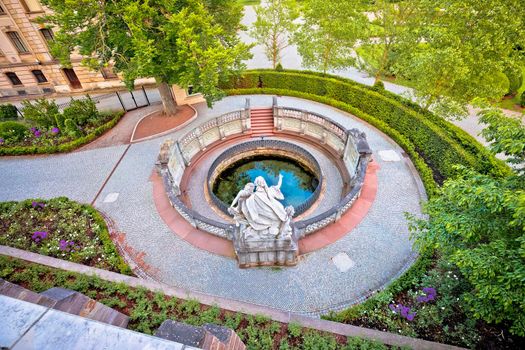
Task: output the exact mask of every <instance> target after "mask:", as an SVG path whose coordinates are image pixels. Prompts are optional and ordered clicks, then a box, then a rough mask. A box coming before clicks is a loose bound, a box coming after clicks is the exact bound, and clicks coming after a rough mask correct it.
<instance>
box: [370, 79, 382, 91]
mask: <svg viewBox="0 0 525 350" xmlns="http://www.w3.org/2000/svg"><path fill="white" fill-rule="evenodd" d="M372 89H374V90H375V91H383V90H384V89H385V83H383V82H382V81H381V80H378V81H375V82H374V85H372Z"/></svg>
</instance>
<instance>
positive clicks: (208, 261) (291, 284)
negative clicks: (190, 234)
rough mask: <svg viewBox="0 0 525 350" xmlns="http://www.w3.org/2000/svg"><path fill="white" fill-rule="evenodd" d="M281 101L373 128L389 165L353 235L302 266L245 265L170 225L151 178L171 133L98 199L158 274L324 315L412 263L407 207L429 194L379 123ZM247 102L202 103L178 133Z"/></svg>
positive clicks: (135, 158)
mask: <svg viewBox="0 0 525 350" xmlns="http://www.w3.org/2000/svg"><path fill="white" fill-rule="evenodd" d="M251 100H252V106H269V105H271V97H270V96H252V97H251ZM279 104H280V105H282V106H297V107H299V106H300V107H302V108H303V109H308V110H311V111H315V112H318V113H322V114H324V115H326V116H328V117H330V118H333V119H334V120H337V121H338V122H340V123H342V124H344V125H345V126H346V127H349V128H351V127H358V128H359V129H361V130H363V131H365V132H366V133H367V135H368V141H369V142H370V145H371V147H372V149H373V150H374V157H375V159H376V161H377V162H378V163H379V165H380V167H381V169H380V170H379V171H378V182H379V184H378V186H379V189H378V194H377V198H376V200H375V202H374V204H373V206H372V208H371V210H370V211H369V213H368V215H367V216H366V217H365V218H364V219H363V221H362V222H361V223H360V224H359V225H358V226H357V228H356V229H354V230H353V231H352V232H351V233H350V234H348V235H346V236H345V237H344V238H342V239H341V240H339V241H337V242H336V243H334V244H332V245H330V246H328V247H326V248H323V249H321V250H319V251H316V252H313V253H310V254H307V255H306V256H303V258H302V260H301V261H300V263H299V264H298V265H297V266H296V267H292V268H283V269H271V268H257V269H246V270H241V269H239V268H237V264H236V262H235V261H234V260H232V259H228V258H224V257H220V256H217V255H213V254H210V253H207V252H204V251H202V250H199V249H197V248H195V247H193V246H191V245H190V244H188V243H187V242H185V241H183V240H181V239H180V238H178V237H177V236H176V235H175V234H174V233H172V232H170V230H169V229H168V228H167V226H166V225H165V224H164V222H163V221H162V220H161V219H160V217H159V215H158V214H157V212H156V209H155V204H154V202H153V198H152V189H151V184H150V183H149V182H148V179H149V177H150V175H151V173H152V171H153V167H154V163H155V159H156V155H157V153H158V150H159V146H160V144H161V143H162V141H163V139H164V138H160V139H155V140H151V141H147V142H142V143H138V144H133V145H131V147H130V149H129V150H128V152H127V154H126V156H125V157H124V158H123V160H122V162H121V163H120V165H119V166H118V168H117V169H116V171H115V173H114V174H113V176H112V177H111V178H110V179H109V181H108V183H107V185H106V186H105V188H104V190H103V191H102V193H101V195H100V197H99V199H98V200H97V202H96V203H95V204H96V206H97V207H98V208H100V209H101V210H103V211H104V212H106V213H108V214H109V215H110V216H111V217H112V218H113V219H114V220H115V221H116V223H117V225H118V227H119V229H120V230H121V231H122V232H125V233H126V239H127V244H128V245H129V246H131V247H133V249H134V250H135V251H137V252H143V253H144V254H145V255H144V262H145V263H146V264H147V265H148V267H149V268H150V269H149V270H150V271H153V277H154V278H155V279H157V280H160V281H162V282H165V283H167V284H169V285H173V286H178V287H182V288H185V289H188V290H193V291H199V292H205V293H209V294H213V295H218V296H224V297H228V298H233V299H238V300H241V301H247V302H251V303H255V304H260V305H267V306H273V307H276V308H280V309H283V310H287V311H293V312H298V313H304V314H316V313H318V312H323V311H327V310H328V309H334V308H338V307H343V306H345V305H348V304H349V303H353V302H355V301H357V300H358V299H359V298H361V297H362V296H363V295H366V294H367V293H369V292H370V291H373V290H376V289H378V288H380V287H382V286H383V285H384V284H385V283H387V282H388V281H390V280H391V279H392V278H393V277H395V276H397V275H398V274H399V273H400V272H402V271H403V270H404V269H405V268H406V267H407V266H408V265H409V264H410V263H411V261H412V259H413V256H414V254H413V252H412V250H411V243H410V241H409V239H408V229H407V224H406V221H405V218H404V212H411V213H415V214H419V213H420V200H421V198H422V196H424V194H422V193H420V192H419V190H418V186H417V184H416V182H417V181H418V179H417V178H416V177H414V174H413V173H412V172H411V170H410V169H409V167H408V165H407V160H406V159H405V158H404V157H403V156H402V151H401V149H399V147H397V146H396V145H395V144H393V142H391V141H389V140H388V139H387V138H386V137H385V136H383V135H382V134H381V133H380V132H378V131H377V130H375V129H374V128H372V127H370V126H368V125H366V124H364V123H363V122H361V121H359V120H356V119H353V118H351V117H350V116H348V115H347V114H346V113H343V112H341V111H338V110H335V109H333V108H330V107H328V106H324V105H321V104H317V103H313V102H309V101H305V100H301V99H296V98H286V97H284V98H279ZM243 105H244V97H242V96H237V97H228V98H226V99H224V100H223V101H221V102H218V103H217V104H216V105H215V107H214V109H213V110H210V111H209V112H208V113H204V110H203V108H200V109H199V113H200V114H199V118H198V119H197V120H196V121H194V122H193V123H192V125H190V126H188V127H186V128H185V129H184V130H181V131H179V132H177V133H174V134H173V135H170V136H174V137H178V136H180V135H181V134H183V133H184V132H186V130H189V129H190V128H191V127H192V126H195V125H196V124H200V123H202V122H203V121H204V120H207V119H210V118H213V117H216V116H218V115H220V114H222V113H224V112H227V111H231V110H236V109H238V108H240V107H241V106H243ZM381 150H395V152H396V153H397V154H398V155H399V156H400V158H401V161H399V162H385V161H382V159H381V157H380V156H379V155H378V152H379V151H381ZM111 193H118V194H119V197H118V200H117V201H115V202H108V203H105V202H104V199H105V198H106V196H108V195H109V194H111ZM339 253H346V254H348V256H349V257H350V259H351V265H352V267H351V268H350V269H349V270H347V271H346V272H341V271H340V270H339V269H338V268H337V266H336V265H335V264H334V263H333V262H332V260H331V259H332V258H333V257H334V256H335V255H337V254H339Z"/></svg>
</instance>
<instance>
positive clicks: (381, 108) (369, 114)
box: [225, 70, 509, 182]
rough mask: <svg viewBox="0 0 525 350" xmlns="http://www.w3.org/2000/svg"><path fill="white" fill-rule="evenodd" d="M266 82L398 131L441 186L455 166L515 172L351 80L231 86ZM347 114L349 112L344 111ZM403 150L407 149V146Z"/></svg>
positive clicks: (456, 134)
mask: <svg viewBox="0 0 525 350" xmlns="http://www.w3.org/2000/svg"><path fill="white" fill-rule="evenodd" d="M260 82H262V88H263V89H281V90H286V91H290V92H300V93H304V94H305V95H304V97H305V98H309V99H312V98H313V99H316V97H315V96H319V97H322V98H324V99H326V98H328V99H332V100H335V101H337V102H340V103H343V104H345V105H347V107H348V106H350V107H353V108H354V109H356V110H357V111H356V112H355V113H357V114H356V116H357V117H359V118H361V119H364V120H365V121H368V122H370V123H372V124H373V125H375V126H376V127H378V128H380V129H381V130H383V131H385V130H384V129H383V127H382V126H381V125H380V124H383V125H385V126H387V127H388V128H392V129H394V130H396V131H397V132H399V133H400V134H401V135H403V136H404V137H405V138H406V139H407V140H408V141H409V142H410V143H412V145H413V147H414V148H415V150H416V151H417V152H418V153H419V154H420V155H421V157H423V159H424V160H425V161H426V162H427V164H429V165H430V167H431V168H432V171H433V174H434V178H435V179H436V180H437V181H438V182H442V181H443V179H445V178H447V177H449V176H452V175H453V174H454V173H455V171H454V165H455V164H463V165H466V166H469V167H473V168H474V169H477V170H479V171H480V172H483V173H491V174H495V175H498V176H499V175H502V174H508V172H509V170H508V168H507V167H506V166H505V165H503V163H502V162H500V161H498V160H496V159H495V158H494V157H493V156H492V155H491V154H490V153H489V152H488V151H487V150H486V149H485V148H484V147H483V146H481V145H479V143H477V142H476V141H475V140H474V139H473V138H472V137H471V136H469V135H468V134H466V133H465V132H464V131H462V130H461V129H459V128H457V127H455V126H453V125H452V124H450V123H448V122H446V121H444V120H443V119H442V118H439V117H436V116H434V115H432V114H430V113H428V112H425V111H423V110H421V109H418V108H417V107H415V106H414V105H413V104H412V103H410V102H408V101H406V100H403V99H401V98H399V97H395V96H393V95H391V94H389V93H386V92H384V91H374V89H373V88H370V87H366V86H364V85H361V84H358V83H355V82H352V81H349V80H346V79H342V78H337V77H333V76H330V77H326V76H321V75H319V74H315V73H308V72H293V71H286V72H275V71H271V70H257V71H248V72H246V73H245V74H244V75H243V77H242V78H241V79H238V80H235V81H232V82H231V83H230V84H229V85H227V86H225V87H226V88H237V89H240V91H239V93H242V90H243V89H250V88H251V89H253V88H257V86H259V85H260ZM266 91H269V90H266ZM251 93H257V91H256V90H255V91H253V92H251ZM269 93H273V92H270V91H269ZM283 94H288V93H287V92H283ZM329 104H332V103H329ZM332 105H333V104H332ZM336 107H338V106H336ZM342 109H345V110H347V108H344V107H343V108H342ZM350 112H351V113H354V111H350ZM378 122H381V123H379V124H378ZM385 132H386V131H385ZM387 133H388V132H387ZM389 135H390V134H389ZM396 141H397V140H396ZM402 147H404V148H405V146H404V145H402ZM405 150H406V148H405Z"/></svg>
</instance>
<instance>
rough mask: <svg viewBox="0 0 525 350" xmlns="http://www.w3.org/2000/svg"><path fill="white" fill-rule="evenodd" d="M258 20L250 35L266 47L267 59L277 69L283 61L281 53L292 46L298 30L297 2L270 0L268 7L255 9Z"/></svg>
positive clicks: (292, 0)
mask: <svg viewBox="0 0 525 350" xmlns="http://www.w3.org/2000/svg"><path fill="white" fill-rule="evenodd" d="M255 12H256V13H257V20H256V21H255V22H254V23H253V27H252V30H251V31H250V34H251V35H252V36H253V37H254V38H255V39H256V40H257V42H258V43H259V44H260V45H262V46H264V52H265V53H266V57H268V59H269V60H270V61H272V66H273V68H274V69H275V68H276V67H277V64H278V63H279V62H280V61H281V52H282V51H283V50H284V49H285V48H286V47H288V46H289V45H290V44H291V35H292V34H293V33H294V32H295V30H296V29H297V24H295V23H294V21H295V20H296V19H297V17H298V15H299V13H298V11H297V4H296V2H295V0H270V1H268V3H267V4H266V6H257V7H256V9H255Z"/></svg>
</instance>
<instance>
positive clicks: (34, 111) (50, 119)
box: [22, 98, 60, 129]
mask: <svg viewBox="0 0 525 350" xmlns="http://www.w3.org/2000/svg"><path fill="white" fill-rule="evenodd" d="M22 106H24V107H23V108H22V114H23V115H24V119H26V120H28V121H29V122H30V123H31V124H33V125H34V126H37V127H40V128H44V129H49V128H51V127H53V126H55V124H56V115H57V114H60V112H59V110H58V106H57V104H56V103H55V101H53V100H46V99H44V98H41V99H38V100H36V101H35V102H34V103H31V101H28V100H25V101H22Z"/></svg>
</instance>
